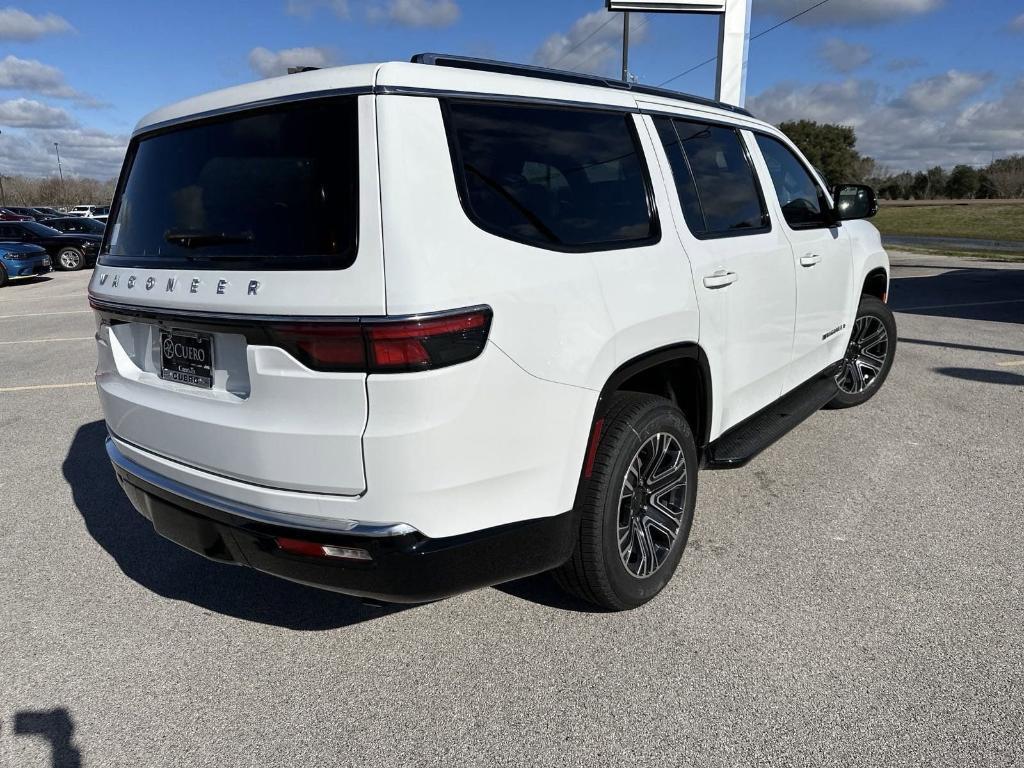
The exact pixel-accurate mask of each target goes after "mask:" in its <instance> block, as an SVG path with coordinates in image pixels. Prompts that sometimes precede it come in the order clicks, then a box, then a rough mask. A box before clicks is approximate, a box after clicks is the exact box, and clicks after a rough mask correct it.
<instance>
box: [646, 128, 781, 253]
mask: <svg viewBox="0 0 1024 768" xmlns="http://www.w3.org/2000/svg"><path fill="white" fill-rule="evenodd" d="M655 124H656V125H657V127H658V134H659V135H660V137H661V141H662V144H663V145H664V147H665V152H666V154H667V155H668V159H669V162H670V163H671V166H672V175H673V177H674V178H675V182H676V190H677V191H678V193H679V200H680V202H681V203H682V206H683V215H684V216H685V218H686V224H687V226H688V227H689V228H690V230H691V231H692V232H693V233H694V234H695V235H697V236H698V237H721V236H726V235H745V234H755V233H757V232H763V231H765V230H766V229H768V228H769V227H770V226H771V222H770V220H769V218H768V211H767V209H766V208H765V205H764V200H763V199H762V197H761V193H760V190H759V188H758V186H757V180H756V178H755V176H754V169H753V168H752V167H751V165H750V160H749V158H748V157H747V152H746V148H745V147H744V145H743V142H742V139H741V138H740V135H739V133H738V132H737V131H736V130H735V129H733V128H726V127H723V126H717V125H706V124H704V123H696V122H691V121H689V120H676V119H672V118H657V119H656V120H655Z"/></svg>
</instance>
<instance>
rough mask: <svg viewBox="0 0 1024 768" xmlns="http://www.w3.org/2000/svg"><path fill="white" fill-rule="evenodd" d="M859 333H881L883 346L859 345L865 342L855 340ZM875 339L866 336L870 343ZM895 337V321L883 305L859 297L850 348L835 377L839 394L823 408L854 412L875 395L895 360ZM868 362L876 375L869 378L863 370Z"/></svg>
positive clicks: (862, 337)
mask: <svg viewBox="0 0 1024 768" xmlns="http://www.w3.org/2000/svg"><path fill="white" fill-rule="evenodd" d="M862 329H869V330H870V329H875V331H877V330H878V329H884V331H885V341H884V343H877V342H876V343H875V344H874V345H872V344H870V343H869V344H862V342H863V341H865V338H864V336H863V335H861V336H860V337H859V336H858V334H860V333H861V330H862ZM875 335H876V334H874V333H872V334H870V335H869V336H868V337H867V341H869V342H870V340H871V338H873V337H874V336H875ZM896 335H897V330H896V318H895V317H893V314H892V311H891V310H890V309H889V307H888V306H886V304H885V302H883V301H882V300H881V299H877V298H875V297H874V296H862V297H861V300H860V307H859V308H858V309H857V319H856V321H854V326H853V331H852V332H851V334H850V345H849V346H848V347H847V350H846V357H845V358H844V359H843V370H842V371H840V373H839V374H837V375H836V383H837V384H839V394H838V395H836V396H835V398H834V399H833V400H832V401H831V402H830V403H829V404H828V405H827V406H825V407H826V408H832V409H837V408H855V407H856V406H858V405H863V404H864V403H866V402H867V401H868V400H870V399H871V398H872V397H874V396H875V395H876V394H877V393H878V390H879V389H881V388H882V385H883V384H884V383H885V380H886V379H887V378H888V377H889V371H891V370H892V364H893V362H894V361H895V360H896V344H897V340H896ZM879 359H881V360H882V362H881V363H880V364H878V363H877V360H879ZM869 360H870V364H871V365H877V367H878V371H877V373H874V374H869V372H868V370H867V369H866V368H864V365H865V363H866V362H867V361H869ZM858 361H859V362H858Z"/></svg>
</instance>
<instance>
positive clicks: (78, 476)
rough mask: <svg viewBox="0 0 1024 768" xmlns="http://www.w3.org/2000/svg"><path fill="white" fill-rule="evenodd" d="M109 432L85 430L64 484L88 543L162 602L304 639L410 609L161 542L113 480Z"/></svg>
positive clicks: (97, 427) (67, 463)
mask: <svg viewBox="0 0 1024 768" xmlns="http://www.w3.org/2000/svg"><path fill="white" fill-rule="evenodd" d="M106 436H107V430H106V426H105V424H104V423H103V422H102V421H94V422H92V423H90V424H86V425H84V426H82V427H81V428H80V429H79V430H78V432H77V433H75V437H74V439H73V440H72V442H71V447H70V448H69V449H68V454H67V458H65V460H64V464H63V467H62V469H63V472H64V478H65V479H66V480H67V482H68V485H70V486H71V491H72V494H73V496H74V501H75V505H76V506H77V508H78V511H79V513H80V514H81V515H82V520H83V521H84V522H85V527H86V530H87V531H88V532H89V535H90V536H92V538H93V539H94V540H95V541H96V543H97V544H99V545H100V546H101V547H102V548H103V549H104V550H106V552H107V554H109V555H110V556H111V557H112V558H113V559H114V562H116V563H117V565H118V567H120V569H121V571H122V572H123V573H124V574H125V575H126V576H128V578H130V579H132V580H133V581H135V582H136V583H138V584H140V585H141V586H143V587H145V588H146V589H148V590H150V591H151V592H154V593H156V594H158V595H160V596H161V597H166V598H169V599H171V600H180V601H182V602H187V603H192V604H193V605H195V606H197V607H199V608H203V609H206V610H208V611H213V612H215V613H219V614H222V615H225V616H231V617H234V618H238V619H244V620H246V621H253V622H258V623H261V624H269V625H273V626H278V627H284V628H287V629H294V630H300V631H321V630H328V629H338V628H340V627H346V626H350V625H352V624H358V623H360V622H363V621H367V620H370V619H375V618H380V617H382V616H387V615H390V614H392V613H396V612H398V611H401V610H406V609H407V608H409V606H392V605H388V606H373V605H369V604H366V603H364V602H362V601H360V600H357V599H355V598H351V597H347V596H345V595H340V594H337V593H335V592H328V591H326V590H321V589H315V588H313V587H306V586H303V585H301V584H295V583H292V582H289V581H284V580H282V579H279V578H276V577H273V576H268V575H266V574H263V573H260V572H259V571H255V570H252V569H251V568H243V567H239V566H231V565H224V564H220V563H214V562H212V561H210V560H207V559H205V558H203V557H200V556H199V555H196V554H194V553H192V552H190V551H188V550H186V549H183V548H181V547H179V546H178V545H176V544H172V543H171V542H170V541H167V540H166V539H164V538H162V537H161V536H159V535H158V534H157V533H156V532H155V531H154V530H153V526H152V525H151V524H150V523H149V521H148V520H146V519H145V518H144V517H142V515H140V514H139V513H138V512H137V511H136V510H135V508H134V507H133V506H132V505H131V503H130V502H129V501H128V498H127V497H126V496H125V495H124V492H123V491H122V490H121V487H120V486H119V485H118V483H117V480H116V479H115V477H114V471H113V469H112V468H111V466H110V462H109V460H108V459H107V453H106V450H105V448H104V440H105V439H106Z"/></svg>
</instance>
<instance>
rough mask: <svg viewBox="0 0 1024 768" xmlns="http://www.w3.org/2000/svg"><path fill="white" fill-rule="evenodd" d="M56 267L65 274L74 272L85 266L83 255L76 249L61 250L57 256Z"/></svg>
mask: <svg viewBox="0 0 1024 768" xmlns="http://www.w3.org/2000/svg"><path fill="white" fill-rule="evenodd" d="M57 266H58V267H59V268H60V269H63V270H65V271H67V272H74V271H75V270H77V269H81V268H82V267H84V266H85V254H84V253H82V252H81V251H80V250H78V249H77V248H61V249H60V253H58V254H57Z"/></svg>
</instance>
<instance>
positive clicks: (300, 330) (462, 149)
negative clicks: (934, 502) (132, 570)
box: [90, 55, 896, 609]
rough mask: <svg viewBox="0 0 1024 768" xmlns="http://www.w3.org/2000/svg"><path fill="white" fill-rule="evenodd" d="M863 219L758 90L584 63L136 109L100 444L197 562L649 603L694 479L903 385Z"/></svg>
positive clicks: (100, 310) (234, 95)
mask: <svg viewBox="0 0 1024 768" xmlns="http://www.w3.org/2000/svg"><path fill="white" fill-rule="evenodd" d="M875 208H876V206H875V202H874V195H873V194H872V193H871V191H870V190H869V189H867V188H864V187H856V186H850V187H841V188H838V190H836V191H834V192H833V193H830V192H829V191H827V190H826V185H825V183H824V182H823V180H822V179H821V177H820V176H819V175H818V174H817V173H816V172H815V171H814V170H813V169H812V168H811V166H810V165H809V164H808V163H807V162H806V160H805V159H804V158H803V157H802V156H801V154H800V153H799V152H798V151H797V150H796V149H795V148H794V147H793V145H792V144H791V143H790V142H789V141H788V140H787V139H786V137H785V136H783V135H782V134H781V133H780V132H779V131H778V130H776V129H775V128H773V127H771V126H770V125H767V124H765V123H763V122H761V121H759V120H757V119H755V118H754V117H752V116H751V115H750V114H749V113H747V112H746V111H744V110H742V109H737V108H732V107H729V106H726V105H723V104H718V103H715V102H710V101H707V100H702V99H699V98H695V97H688V96H684V95H682V94H677V93H672V92H667V91H661V90H657V89H651V88H645V87H642V86H623V85H621V84H618V83H610V82H605V81H603V80H600V79H597V78H588V77H584V76H580V75H575V74H567V73H559V72H551V71H547V70H537V69H533V68H529V67H519V66H515V65H507V64H501V63H496V62H486V61H479V60H472V59H463V58H455V57H443V56H436V55H420V56H417V57H416V58H414V60H413V62H412V63H386V64H380V65H362V66H351V67H342V68H337V69H325V70H319V71H309V72H303V73H301V74H295V75H289V76H286V77H282V78H277V79H272V80H263V81H260V82H257V83H252V84H248V85H243V86H239V87H236V88H230V89H227V90H223V91H218V92H216V93H212V94H208V95H205V96H199V97H197V98H194V99H190V100H187V101H184V102H181V103H179V104H175V105H172V106H170V107H166V108H164V109H160V110H158V111H156V112H154V113H153V114H151V115H149V116H147V117H145V118H144V119H143V120H142V121H141V122H140V124H139V126H138V127H137V129H136V131H135V134H134V136H133V138H132V141H131V146H130V149H129V151H128V156H127V159H126V161H125V166H124V170H123V171H122V173H121V178H120V180H119V182H118V187H117V193H116V196H115V202H114V210H113V213H112V216H111V219H112V224H111V226H109V227H108V228H107V234H106V236H105V240H104V243H103V247H102V251H101V257H100V261H99V266H98V268H97V269H96V274H95V275H94V277H93V279H92V283H91V285H90V298H91V303H92V306H93V307H94V308H95V310H96V314H97V318H98V329H99V332H98V336H97V338H98V342H99V366H98V369H97V374H96V380H97V384H98V388H99V394H100V399H101V401H102V404H103V408H104V412H105V414H106V421H107V426H108V428H109V432H110V438H109V440H108V443H107V450H108V452H109V454H110V458H111V460H112V461H113V464H114V467H115V470H116V472H117V476H118V478H119V479H120V482H121V484H122V485H123V487H124V489H125V491H126V492H127V494H128V495H129V497H130V498H131V500H132V502H133V503H134V504H135V506H136V507H137V508H138V509H139V510H140V512H141V513H142V514H143V515H145V516H146V517H147V518H149V519H150V520H151V521H152V523H153V526H154V527H155V529H156V531H157V532H158V533H160V534H162V535H163V536H166V537H167V538H169V539H171V540H173V541H175V542H177V543H179V544H181V545H183V546H185V547H188V548H189V549H192V550H194V551H196V552H198V553H200V554H202V555H205V556H206V557H209V558H213V559H216V560H221V561H224V562H227V563H235V564H240V565H247V566H251V567H253V568H256V569H259V570H261V571H265V572H267V573H272V574H276V575H279V576H282V577H285V578H288V579H293V580H295V581H299V582H304V583H308V584H314V585H317V586H321V587H325V588H329V589H334V590H338V591H341V592H346V593H349V594H354V595H360V596H365V597H369V598H374V599H381V600H388V601H404V602H417V601H426V600H432V599H435V598H438V597H442V596H445V595H450V594H453V593H456V592H459V591H462V590H466V589H471V588H474V587H479V586H483V585H489V584H496V583H499V582H503V581H507V580H510V579H514V578H517V577H521V576H525V575H528V574H534V573H539V572H542V571H547V570H554V571H555V573H556V575H557V578H558V579H559V581H560V582H561V583H562V584H563V585H564V586H565V587H566V588H568V589H569V590H571V591H572V592H574V593H576V594H577V595H579V596H581V597H583V598H585V599H586V600H589V601H592V602H594V603H596V604H598V605H601V606H604V607H606V608H611V609H624V608H630V607H633V606H637V605H640V604H641V603H644V602H645V601H647V600H649V599H650V598H651V597H653V596H654V595H655V594H657V593H658V592H659V590H661V589H662V587H664V586H665V584H666V583H667V582H668V580H669V579H670V578H671V576H672V573H673V571H674V570H675V568H676V564H677V563H678V562H679V559H680V556H681V555H682V552H683V548H684V546H685V544H686V539H687V536H688V533H689V530H690V524H691V521H692V518H693V512H694V504H695V500H696V495H697V471H698V468H700V467H705V468H712V469H721V468H729V467H736V466H740V465H742V464H743V463H745V462H746V461H748V460H749V459H750V458H752V457H753V456H754V455H755V454H757V453H758V452H759V451H760V450H762V449H764V448H765V447H766V446H768V445H770V444H771V443H772V442H773V441H774V440H776V439H778V438H779V437H781V436H782V435H783V434H784V433H785V432H787V431H788V430H789V429H791V428H792V427H793V426H795V425H796V424H798V423H799V422H800V421H801V420H803V419H804V418H806V417H807V416H809V415H811V414H812V413H813V412H815V411H816V410H818V409H819V408H821V407H822V406H824V405H826V404H831V405H833V406H840V407H842V406H851V405H857V404H859V403H862V402H864V401H865V400H867V399H868V398H869V397H871V396H872V395H873V394H874V393H875V392H876V391H877V390H878V388H879V387H880V386H881V384H882V382H883V381H884V380H885V378H886V375H887V374H888V372H889V369H890V367H891V365H892V361H893V355H894V352H895V347H896V328H895V325H894V323H893V318H892V315H891V313H890V312H889V310H888V309H887V307H886V305H885V303H884V302H885V298H886V292H887V290H888V259H887V257H886V254H885V252H884V251H883V249H882V245H881V242H880V239H879V235H878V232H877V230H876V229H875V228H874V227H872V226H871V225H870V224H868V223H866V222H863V221H852V219H858V218H866V217H869V216H871V215H872V214H873V213H874V211H875ZM254 599H258V596H254Z"/></svg>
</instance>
